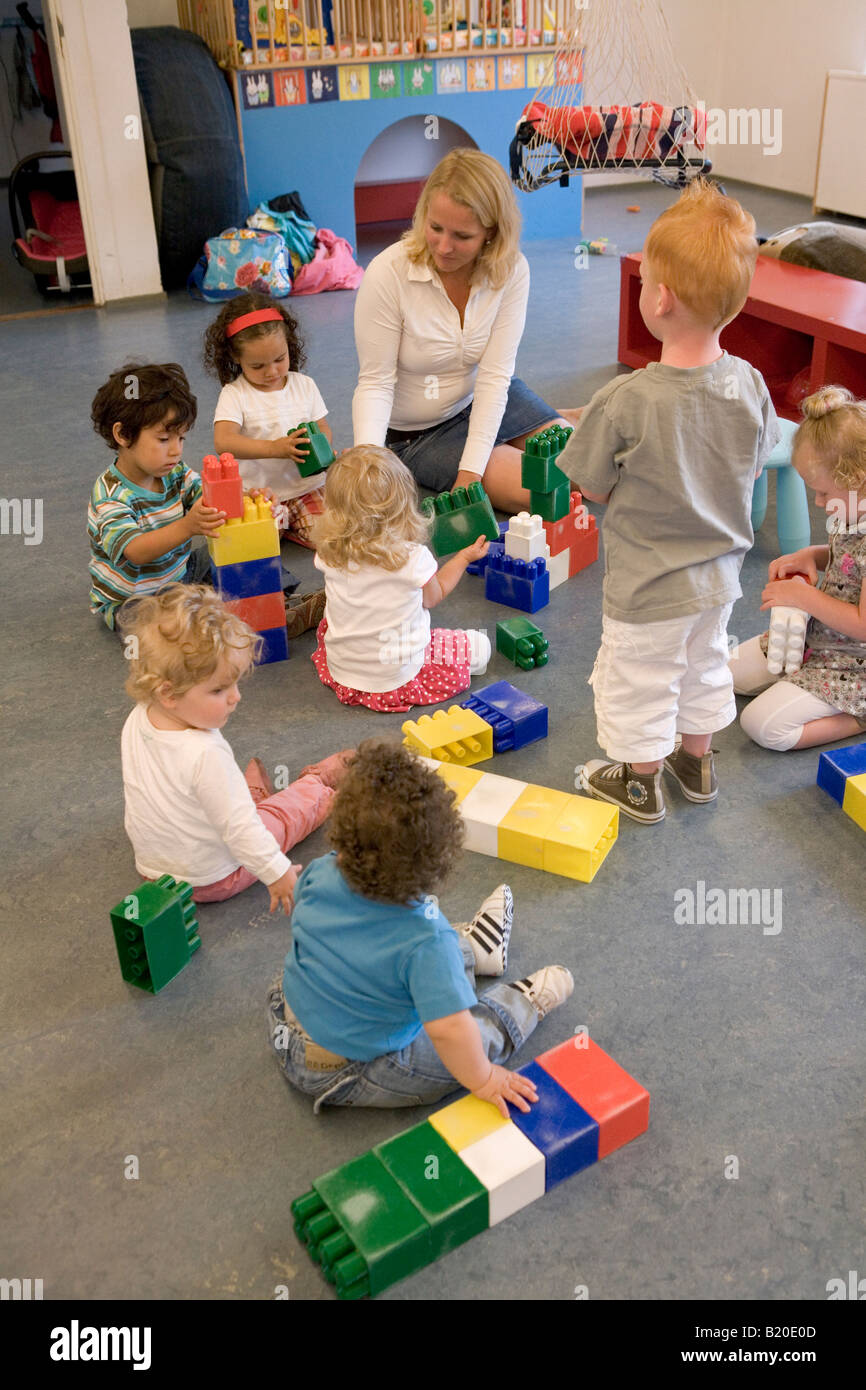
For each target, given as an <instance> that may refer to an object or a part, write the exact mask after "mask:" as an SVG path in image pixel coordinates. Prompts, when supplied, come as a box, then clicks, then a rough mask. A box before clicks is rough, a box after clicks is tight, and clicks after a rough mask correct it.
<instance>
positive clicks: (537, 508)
mask: <svg viewBox="0 0 866 1390" xmlns="http://www.w3.org/2000/svg"><path fill="white" fill-rule="evenodd" d="M570 488H571V483H570V482H569V481H568V479H567V478H566V477H563V480H562V482H561V483H560V484H559V485H558V487H555V488H553V489H552V490H551V491H550V492H530V494H529V504H530V506H531V507H532V510H533V512H537V513H538V515H539V516H540V517H541V518H542V520H544V521H561V520H562V519H563V518H564V517H567V516H568V513H569V510H570V501H569V496H570V491H569V490H570Z"/></svg>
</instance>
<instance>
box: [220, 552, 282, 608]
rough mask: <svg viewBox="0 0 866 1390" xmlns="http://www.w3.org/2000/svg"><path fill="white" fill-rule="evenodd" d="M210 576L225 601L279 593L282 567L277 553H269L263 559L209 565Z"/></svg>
mask: <svg viewBox="0 0 866 1390" xmlns="http://www.w3.org/2000/svg"><path fill="white" fill-rule="evenodd" d="M211 576H212V578H213V586H214V588H215V589H216V591H217V593H218V594H219V596H220V598H221V599H222V600H223V603H226V602H228V601H230V600H235V599H243V598H258V597H259V596H260V595H262V594H275V593H279V592H280V591H281V589H282V583H283V567H282V564H281V563H280V557H279V555H269V556H266V557H265V559H263V560H244V561H242V562H241V563H240V564H237V565H211Z"/></svg>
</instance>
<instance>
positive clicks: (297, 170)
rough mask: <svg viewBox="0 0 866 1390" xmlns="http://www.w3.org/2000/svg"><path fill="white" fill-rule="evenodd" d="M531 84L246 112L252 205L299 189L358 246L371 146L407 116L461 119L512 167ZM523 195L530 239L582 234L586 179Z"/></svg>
mask: <svg viewBox="0 0 866 1390" xmlns="http://www.w3.org/2000/svg"><path fill="white" fill-rule="evenodd" d="M531 95H532V94H531V92H529V91H526V90H517V91H501V92H500V91H496V92H482V93H465V94H460V93H454V94H450V93H449V94H448V95H445V96H435V95H434V96H421V97H389V98H386V99H377V98H370V100H368V101H323V102H318V103H315V104H303V105H301V106H273V107H270V106H269V107H264V108H262V109H252V110H244V111H243V114H242V119H243V137H244V153H245V157H246V165H247V182H248V185H249V194H250V203H251V205H252V206H253V207H255V206H257V205H258V204H259V203H260V202H262V201H263V200H265V199H267V198H273V197H276V196H277V195H278V194H280V193H288V192H289V191H290V190H292V189H295V188H296V189H298V191H299V193H300V195H301V197H302V199H303V201H304V205H305V206H306V208H307V211H308V212H309V214H310V216H311V217H312V219H313V220H314V221H315V222H316V224H317V225H318V226H320V227H330V228H331V230H332V231H335V232H336V233H337V234H338V235H339V236H344V237H346V238H347V240H348V241H350V242H352V244H353V245H354V241H355V204H354V186H355V175H356V173H357V169H358V165H359V164H360V162H361V158H362V156H363V154H364V152H365V151H366V149H367V147H368V146H369V145H370V144H371V142H372V141H373V140H375V138H376V136H377V135H379V134H380V133H381V132H382V131H383V130H384V129H385V128H386V127H387V126H389V125H391V124H392V123H393V122H394V121H399V120H402V119H403V118H404V117H406V116H426V115H437V116H441V117H447V118H448V119H449V120H451V121H456V122H457V124H458V125H461V126H462V127H463V129H464V130H465V131H466V132H467V133H468V134H469V135H471V136H472V139H473V140H474V141H475V143H476V144H477V145H478V148H479V149H481V150H484V152H485V153H486V154H490V155H493V157H494V158H495V159H498V160H499V162H500V163H501V164H502V165H503V166H504V167H505V168H506V169H507V168H508V146H509V143H510V141H511V137H512V135H513V134H514V127H515V124H516V122H517V120H518V118H519V116H520V113H521V111H522V110H523V108H524V106H525V105H526V103H527V102H528V101H529V100H530V98H531ZM515 192H516V193H517V201H518V203H519V205H520V210H521V213H522V214H523V236H524V240H527V241H529V240H538V239H539V238H542V237H559V236H571V235H574V236H575V238H577V237H578V236H579V234H580V187H579V180H577V179H572V180H571V183H570V185H569V187H568V188H567V189H564V188H560V187H559V185H558V184H553V185H549V186H548V187H546V188H542V189H539V190H538V192H536V193H521V192H519V191H518V190H515Z"/></svg>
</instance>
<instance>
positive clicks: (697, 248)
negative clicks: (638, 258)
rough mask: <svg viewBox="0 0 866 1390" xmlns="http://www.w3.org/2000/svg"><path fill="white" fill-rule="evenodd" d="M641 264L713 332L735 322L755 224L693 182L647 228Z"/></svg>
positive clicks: (747, 279) (753, 256)
mask: <svg viewBox="0 0 866 1390" xmlns="http://www.w3.org/2000/svg"><path fill="white" fill-rule="evenodd" d="M643 254H644V259H645V260H646V261H647V263H648V265H649V269H650V270H651V271H652V274H653V277H654V279H655V280H657V281H658V283H659V284H660V285H667V287H668V289H669V290H671V291H672V292H673V293H674V294H675V295H676V297H677V299H679V300H681V301H682V303H683V304H685V306H686V307H687V308H688V309H691V311H692V313H693V314H697V315H698V317H699V318H701V319H702V320H703V321H704V322H705V323H708V324H710V325H711V327H712V328H713V329H714V330H715V329H717V328H721V327H722V326H723V325H724V324H726V323H730V321H731V319H733V318H736V316H737V314H738V313H739V312H740V310H741V309H742V307H743V305H744V304H745V302H746V297H747V295H748V293H749V285H750V284H751V281H752V276H753V275H754V273H755V261H756V260H757V257H758V243H757V241H756V239H755V219H754V217H753V216H752V215H751V213H749V212H746V211H745V210H744V209H743V208H741V207H740V204H739V203H738V202H737V201H736V199H735V198H728V197H726V196H725V194H724V193H722V192H720V190H719V189H718V188H717V187H716V185H715V184H714V183H708V182H707V181H706V180H705V179H695V180H694V181H693V182H692V183H690V184H689V185H688V187H687V188H685V189H684V190H683V192H682V193H681V194H680V197H679V198H678V199H677V201H676V202H675V203H674V205H673V207H669V208H666V209H665V211H664V212H663V213H662V214H661V216H660V217H657V218H656V220H655V222H654V223H653V224H652V226H651V227H650V229H649V233H648V235H647V239H646V241H645V243H644V248H643Z"/></svg>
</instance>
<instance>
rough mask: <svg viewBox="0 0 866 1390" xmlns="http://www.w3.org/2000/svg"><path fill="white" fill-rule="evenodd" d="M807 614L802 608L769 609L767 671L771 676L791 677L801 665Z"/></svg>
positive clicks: (804, 645) (780, 606)
mask: <svg viewBox="0 0 866 1390" xmlns="http://www.w3.org/2000/svg"><path fill="white" fill-rule="evenodd" d="M808 622H809V614H808V613H805V612H804V611H803V609H802V608H784V607H782V605H781V604H780V605H779V607H777V608H771V609H770V632H769V637H768V639H767V670H768V671H769V672H770V675H771V676H780V675H781V674H782V673H783V672H784V674H785V675H786V676H793V675H794V673H795V672H796V671H799V669H800V667H801V666H802V665H803V653H804V651H805V647H806V627H807V625H808Z"/></svg>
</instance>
